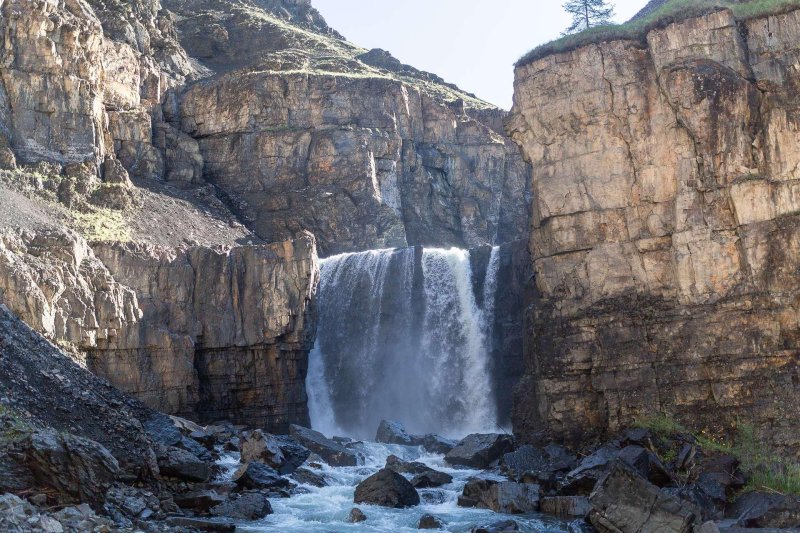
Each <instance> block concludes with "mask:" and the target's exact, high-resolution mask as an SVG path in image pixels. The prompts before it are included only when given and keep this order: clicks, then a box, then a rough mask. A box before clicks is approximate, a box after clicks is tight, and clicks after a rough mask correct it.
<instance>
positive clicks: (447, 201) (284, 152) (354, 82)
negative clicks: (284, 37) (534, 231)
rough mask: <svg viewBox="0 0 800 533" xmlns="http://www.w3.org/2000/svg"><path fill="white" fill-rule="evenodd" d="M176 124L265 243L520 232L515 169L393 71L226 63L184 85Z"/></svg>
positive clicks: (359, 244) (432, 239) (512, 158)
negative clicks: (288, 70) (384, 74)
mask: <svg viewBox="0 0 800 533" xmlns="http://www.w3.org/2000/svg"><path fill="white" fill-rule="evenodd" d="M176 120H180V129H181V130H182V131H185V132H187V133H189V134H190V135H191V136H192V137H194V138H196V139H198V141H199V143H200V149H201V153H202V154H203V157H204V159H205V162H206V166H205V170H206V177H207V179H208V180H209V181H211V182H212V183H214V184H215V185H217V186H218V187H219V188H221V189H222V190H223V191H225V192H226V193H227V195H228V196H229V197H230V198H231V199H232V200H233V205H234V206H235V210H236V211H237V213H238V214H239V215H240V216H241V217H242V218H244V219H245V220H246V221H247V222H248V226H249V227H251V228H252V229H253V231H255V233H257V234H258V235H260V236H261V237H262V238H264V239H266V240H268V241H269V240H280V239H285V238H290V237H291V236H292V235H293V234H294V233H296V232H298V231H301V230H304V229H306V230H310V231H312V232H313V233H314V234H315V235H316V236H317V237H318V238H319V240H320V248H321V252H322V253H323V255H328V254H333V253H340V252H347V251H354V250H364V249H369V248H385V247H394V246H405V245H438V246H446V245H455V246H461V247H469V246H478V245H481V244H485V243H494V242H496V241H507V240H509V239H513V238H516V237H519V236H521V234H519V231H520V229H521V226H524V222H523V221H525V220H527V216H525V213H526V209H527V201H526V196H527V194H526V186H527V181H528V179H527V178H528V176H527V165H526V164H525V163H524V162H522V160H521V158H520V157H519V154H518V153H517V149H516V148H515V147H512V146H510V145H509V144H507V142H506V141H505V139H504V138H503V137H501V136H500V135H498V134H497V133H495V132H494V131H492V130H491V129H490V128H489V127H487V126H485V125H483V124H481V123H480V122H478V121H476V120H474V119H472V118H470V117H469V116H468V115H467V114H466V112H465V111H464V110H463V108H455V109H454V108H451V107H448V106H445V105H442V104H441V103H439V102H437V101H436V100H434V99H433V98H432V97H430V96H428V95H426V94H424V93H422V92H421V91H420V90H419V89H418V88H415V87H414V86H412V85H407V84H404V83H401V82H398V81H397V80H392V79H386V78H380V77H371V78H369V77H360V76H337V75H317V74H307V73H298V74H278V73H250V72H241V71H237V72H234V73H231V74H228V75H225V76H223V77H221V78H218V79H215V80H213V81H211V82H201V83H198V84H195V85H193V86H192V87H190V88H189V89H188V90H187V92H186V93H185V94H184V95H182V96H181V97H180V99H179V102H178V117H176Z"/></svg>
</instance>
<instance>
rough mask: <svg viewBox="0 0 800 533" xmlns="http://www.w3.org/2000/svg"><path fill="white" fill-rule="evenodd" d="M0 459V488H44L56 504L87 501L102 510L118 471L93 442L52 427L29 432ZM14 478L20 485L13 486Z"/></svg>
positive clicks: (105, 452)
mask: <svg viewBox="0 0 800 533" xmlns="http://www.w3.org/2000/svg"><path fill="white" fill-rule="evenodd" d="M0 456H4V457H3V458H2V459H0V467H2V468H3V473H2V475H0V488H4V487H6V485H12V486H11V487H7V489H8V490H14V489H26V490H30V489H33V488H38V487H41V488H44V489H47V490H48V491H53V492H54V493H55V499H56V500H57V502H58V503H60V504H64V503H88V504H90V505H91V506H92V507H93V508H94V509H95V510H99V509H102V506H103V502H104V501H105V497H106V493H107V491H108V489H109V487H110V486H111V484H112V483H113V482H114V481H115V480H116V478H117V475H118V474H119V472H120V469H119V464H118V463H117V460H116V459H115V458H114V457H113V456H112V455H111V453H110V452H109V451H108V450H107V449H106V448H105V447H104V446H103V445H102V444H99V443H97V442H95V441H91V440H88V439H84V438H82V437H77V436H75V435H71V434H69V433H60V432H57V431H54V430H42V431H36V432H33V433H31V434H29V435H27V436H25V437H23V438H22V439H20V440H18V441H16V442H14V443H13V444H11V446H10V448H9V449H8V450H7V453H6V454H3V453H0ZM15 479H16V480H17V481H21V482H23V485H24V486H23V487H17V486H13V485H14V483H15Z"/></svg>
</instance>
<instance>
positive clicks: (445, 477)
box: [411, 468, 453, 489]
mask: <svg viewBox="0 0 800 533" xmlns="http://www.w3.org/2000/svg"><path fill="white" fill-rule="evenodd" d="M452 482H453V476H451V475H450V474H446V473H444V472H439V471H438V470H434V469H433V468H429V469H427V470H426V471H424V472H421V473H419V474H417V475H416V476H414V478H413V479H412V480H411V485H413V486H414V488H416V489H432V488H436V487H441V486H442V485H447V484H448V483H452Z"/></svg>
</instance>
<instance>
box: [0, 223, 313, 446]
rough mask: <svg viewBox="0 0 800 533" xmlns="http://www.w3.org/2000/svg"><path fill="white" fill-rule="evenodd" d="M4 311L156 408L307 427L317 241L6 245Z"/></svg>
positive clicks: (62, 238)
mask: <svg viewBox="0 0 800 533" xmlns="http://www.w3.org/2000/svg"><path fill="white" fill-rule="evenodd" d="M0 274H2V276H0V301H2V302H3V303H5V304H6V305H7V306H8V308H9V309H10V310H11V311H13V312H14V313H15V314H17V315H18V316H20V317H21V318H22V319H24V320H25V321H26V322H27V323H28V324H30V325H32V326H33V327H34V328H36V329H37V330H39V331H41V332H43V333H45V334H47V335H48V336H49V337H50V338H51V339H53V340H55V341H57V342H59V343H61V344H62V345H64V346H66V347H69V348H72V350H73V351H76V352H77V353H79V354H83V355H77V358H78V359H80V360H81V362H82V363H83V364H84V365H85V366H86V367H87V368H88V369H89V370H91V371H92V372H94V373H95V374H97V375H99V376H101V377H104V378H106V379H107V380H108V381H110V382H111V383H113V384H114V385H115V386H116V387H118V388H119V389H121V390H122V391H124V392H127V393H130V394H132V395H133V396H135V397H137V398H139V399H140V400H142V401H143V402H144V403H145V404H146V405H148V406H149V407H151V408H154V409H158V410H160V411H163V412H167V413H173V414H180V415H182V416H186V417H190V418H193V419H197V420H203V421H207V422H212V421H217V420H231V421H234V422H236V423H245V422H246V423H249V424H258V425H259V426H260V427H264V428H267V429H269V430H271V431H286V430H288V426H289V424H292V423H297V424H305V425H308V410H307V405H306V394H305V378H306V371H307V356H308V352H309V350H310V349H311V347H312V345H313V339H314V332H315V322H314V321H315V312H314V302H313V297H314V291H315V288H316V283H317V277H318V266H317V258H316V247H315V242H314V238H313V236H311V235H307V236H304V237H301V238H299V239H297V240H295V241H288V242H283V243H277V244H271V245H255V246H239V247H234V248H223V247H217V248H208V247H193V248H184V249H181V248H177V249H175V248H163V247H154V246H149V245H143V244H135V243H103V242H96V243H93V244H92V245H91V246H90V245H89V244H87V243H86V241H85V240H83V239H82V238H81V237H79V236H78V235H75V234H74V233H71V232H68V231H63V230H58V229H51V230H40V231H39V232H38V233H26V234H20V235H15V234H13V233H10V232H9V233H7V234H5V235H3V236H2V237H0Z"/></svg>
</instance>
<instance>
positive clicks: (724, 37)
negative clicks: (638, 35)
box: [509, 10, 800, 452]
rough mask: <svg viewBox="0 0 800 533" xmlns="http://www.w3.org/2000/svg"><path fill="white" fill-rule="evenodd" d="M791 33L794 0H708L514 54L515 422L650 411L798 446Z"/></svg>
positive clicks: (556, 424)
mask: <svg viewBox="0 0 800 533" xmlns="http://www.w3.org/2000/svg"><path fill="white" fill-rule="evenodd" d="M798 40H800V11H790V12H788V13H784V14H780V15H776V16H770V17H763V18H756V19H752V20H747V21H740V22H737V21H736V20H734V17H733V15H732V14H731V12H730V11H728V10H720V11H717V12H715V13H712V14H709V15H707V16H704V17H700V18H694V19H689V20H685V21H682V22H678V23H673V24H670V25H667V26H666V27H662V28H656V29H653V30H651V31H650V32H649V33H648V34H647V38H646V44H644V45H643V44H642V43H640V42H638V41H625V40H620V41H612V42H607V43H603V44H598V45H591V46H585V47H582V48H578V49H576V50H573V51H567V52H564V53H560V54H556V55H550V56H547V57H544V58H541V59H538V60H535V61H533V62H530V63H527V64H520V65H519V66H518V67H517V71H516V86H515V88H516V93H515V106H514V110H513V117H512V120H511V122H510V124H509V131H510V133H511V135H512V137H513V139H514V140H515V141H516V142H517V143H518V144H519V145H520V146H521V147H522V149H523V151H524V153H525V156H526V158H527V159H528V160H530V161H531V162H533V163H534V177H533V195H534V199H535V200H534V205H533V220H532V225H531V238H530V251H531V260H532V264H533V270H534V274H535V289H536V295H535V297H534V298H533V299H532V300H529V305H530V307H529V308H528V311H527V313H528V319H527V325H528V326H527V335H526V340H527V341H528V342H527V344H528V346H527V350H526V367H527V373H526V377H525V378H524V380H523V383H522V385H521V386H520V387H519V388H518V394H517V398H516V405H515V412H514V425H515V431H516V432H517V433H518V434H519V435H520V436H521V437H523V438H525V439H532V438H535V437H540V436H542V435H541V433H544V434H550V435H557V436H560V437H578V436H584V435H586V434H587V433H592V432H602V431H605V430H609V429H611V430H614V429H616V428H620V427H622V426H624V425H626V424H629V423H630V422H631V421H632V420H633V419H634V418H636V417H640V416H643V415H647V414H648V413H652V412H654V411H656V412H658V411H662V412H665V413H668V414H670V415H673V416H675V417H677V418H679V419H682V420H684V421H685V422H687V423H689V424H691V425H694V426H701V427H706V428H709V429H712V430H725V429H727V428H730V427H731V426H732V424H733V423H734V422H735V420H736V419H737V418H738V419H740V420H746V421H749V422H752V423H753V424H755V425H756V426H757V427H758V430H759V432H760V434H761V436H762V437H763V438H765V439H766V440H768V441H769V442H771V443H773V444H774V445H776V446H778V447H783V448H786V449H790V450H794V451H795V452H797V450H798V449H799V447H800V442H799V441H798V435H800V431H799V429H800V427H798V425H797V424H798V420H797V417H794V416H792V415H791V413H795V412H797V410H798V408H800V404H798V401H799V400H798V398H800V394H798V392H800V389H798V387H800V379H799V378H798V348H799V347H800V344H798V343H799V339H798V336H797V327H798V321H799V320H800V319H799V318H798V315H797V310H796V305H795V303H794V302H795V299H796V297H797V295H798V292H799V291H800V286H798V283H797V276H796V275H795V272H796V270H797V268H798V266H799V265H798V262H797V257H799V256H798V253H797V249H796V248H797V236H798V231H799V229H800V219H798V216H797V212H798V200H797V194H796V193H795V190H796V189H797V184H798V181H797V180H798V179H800V174H798V172H797V169H798V162H800V152H798V150H797V146H798V140H799V139H798V136H797V132H796V123H795V122H796V120H795V115H796V114H797V110H798V108H799V106H800V100H798V98H797V91H796V86H797V83H798V77H797V72H796V69H795V68H794V66H793V65H794V64H795V62H796V56H797V53H798V45H797V43H798ZM540 432H541V433H540Z"/></svg>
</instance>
